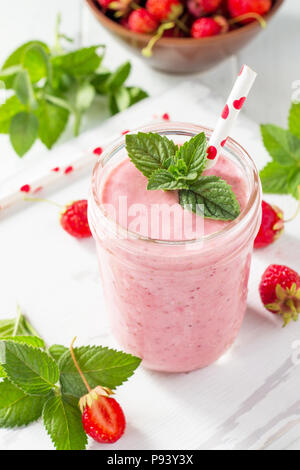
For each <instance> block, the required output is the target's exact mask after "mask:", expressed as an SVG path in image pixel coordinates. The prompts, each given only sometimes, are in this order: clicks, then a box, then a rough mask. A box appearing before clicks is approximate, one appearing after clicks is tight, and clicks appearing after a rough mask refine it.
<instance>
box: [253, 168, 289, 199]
mask: <svg viewBox="0 0 300 470" xmlns="http://www.w3.org/2000/svg"><path fill="white" fill-rule="evenodd" d="M293 171H294V167H293V166H290V167H287V166H283V165H279V164H278V163H277V162H270V163H268V164H267V165H266V166H265V167H264V168H263V169H262V170H261V171H260V174H259V175H260V179H261V183H262V187H263V191H264V192H265V193H270V194H288V193H289V187H288V181H289V177H290V175H291V174H292V173H293Z"/></svg>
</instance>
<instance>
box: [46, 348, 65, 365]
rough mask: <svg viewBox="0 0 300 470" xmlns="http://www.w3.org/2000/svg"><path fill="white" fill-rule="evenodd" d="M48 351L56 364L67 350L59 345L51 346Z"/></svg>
mask: <svg viewBox="0 0 300 470" xmlns="http://www.w3.org/2000/svg"><path fill="white" fill-rule="evenodd" d="M48 351H49V354H50V355H51V356H52V357H53V359H54V360H55V361H56V362H58V361H59V359H60V358H61V356H63V355H64V354H65V352H67V351H68V348H66V347H65V346H62V345H61V344H53V346H50V348H49V350H48Z"/></svg>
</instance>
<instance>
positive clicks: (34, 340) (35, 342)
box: [1, 336, 45, 348]
mask: <svg viewBox="0 0 300 470" xmlns="http://www.w3.org/2000/svg"><path fill="white" fill-rule="evenodd" d="M1 340H3V341H4V340H5V341H13V342H15V343H21V344H27V345H28V346H32V347H33V348H45V342H44V341H43V340H42V338H39V337H38V336H4V337H2V338H1Z"/></svg>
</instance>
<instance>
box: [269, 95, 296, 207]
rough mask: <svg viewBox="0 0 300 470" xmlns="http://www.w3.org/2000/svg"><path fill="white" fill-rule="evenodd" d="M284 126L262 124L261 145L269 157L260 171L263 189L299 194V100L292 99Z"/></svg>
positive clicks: (274, 192)
mask: <svg viewBox="0 0 300 470" xmlns="http://www.w3.org/2000/svg"><path fill="white" fill-rule="evenodd" d="M288 125H289V127H288V129H282V128H281V127H278V126H274V125H271V124H267V125H262V126H261V133H262V138H263V142H264V145H265V147H266V149H267V151H268V153H269V155H270V157H271V159H272V161H271V162H269V163H268V164H267V165H266V166H265V167H264V168H263V169H262V170H261V172H260V178H261V181H262V186H263V191H264V192H265V193H273V194H290V195H292V196H293V197H295V198H296V199H298V197H299V189H298V188H299V186H300V103H293V104H292V106H291V109H290V112H289V119H288Z"/></svg>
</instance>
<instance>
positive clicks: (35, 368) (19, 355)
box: [0, 340, 59, 395]
mask: <svg viewBox="0 0 300 470" xmlns="http://www.w3.org/2000/svg"><path fill="white" fill-rule="evenodd" d="M0 364H1V365H2V368H3V369H4V371H5V373H6V374H7V376H8V378H9V380H10V381H11V382H13V383H14V384H15V385H17V386H18V387H19V388H21V390H23V391H24V392H25V393H27V394H29V395H45V394H48V393H49V392H50V390H52V388H53V387H54V385H55V384H56V383H57V382H58V379H59V371H58V367H57V365H56V363H55V361H54V360H53V359H52V358H51V357H50V356H49V355H48V354H47V353H45V352H44V351H41V350H40V349H36V348H33V347H31V346H28V345H27V344H18V343H16V342H14V341H5V340H1V341H0Z"/></svg>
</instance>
